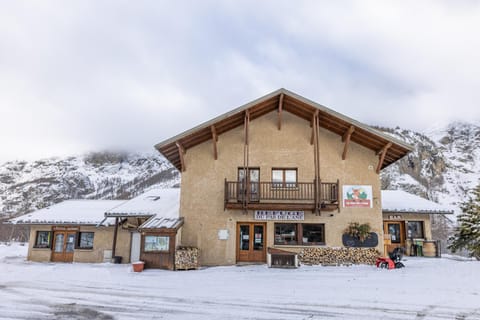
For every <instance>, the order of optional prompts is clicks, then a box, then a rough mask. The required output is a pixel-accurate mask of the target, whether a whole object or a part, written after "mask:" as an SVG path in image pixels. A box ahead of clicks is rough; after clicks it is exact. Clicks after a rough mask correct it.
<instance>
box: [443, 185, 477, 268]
mask: <svg viewBox="0 0 480 320" xmlns="http://www.w3.org/2000/svg"><path fill="white" fill-rule="evenodd" d="M472 194H473V196H471V197H470V198H469V200H468V201H466V202H464V203H462V205H461V206H460V208H461V209H462V214H460V215H459V216H458V226H457V227H456V228H455V234H454V235H453V236H452V237H451V238H450V241H451V243H450V246H449V249H451V250H452V252H454V253H455V252H456V251H458V250H461V249H465V250H467V251H468V252H469V253H470V255H471V256H472V257H475V258H476V259H477V260H480V185H479V186H477V187H476V188H475V189H474V190H473V191H472Z"/></svg>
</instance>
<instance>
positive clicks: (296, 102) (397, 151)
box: [155, 89, 413, 171]
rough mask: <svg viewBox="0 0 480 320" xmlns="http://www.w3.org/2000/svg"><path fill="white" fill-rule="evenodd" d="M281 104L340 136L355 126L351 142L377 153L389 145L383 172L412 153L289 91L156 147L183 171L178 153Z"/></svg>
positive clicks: (259, 101) (270, 95)
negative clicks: (316, 117)
mask: <svg viewBox="0 0 480 320" xmlns="http://www.w3.org/2000/svg"><path fill="white" fill-rule="evenodd" d="M280 101H281V102H282V110H284V111H287V112H290V113H292V114H294V115H296V116H298V117H300V118H302V119H305V120H306V121H309V122H311V121H312V118H313V117H314V115H315V113H316V112H318V116H319V126H320V127H322V128H324V129H327V130H329V131H331V132H333V133H336V134H338V135H340V136H344V135H345V134H346V133H347V132H349V130H351V127H352V126H353V127H354V131H353V133H352V134H351V137H350V140H351V141H353V142H355V143H358V144H359V145H362V146H364V147H366V148H368V149H371V150H373V151H374V152H381V151H382V150H384V148H385V146H387V145H388V148H386V153H385V158H384V160H383V163H382V166H381V169H383V168H385V167H387V166H389V165H390V164H392V163H394V162H395V161H397V160H399V159H401V158H402V157H404V156H405V155H406V154H407V153H409V152H410V151H412V150H413V147H412V146H410V145H408V144H406V143H405V142H403V141H400V140H398V139H395V138H393V137H391V136H389V135H386V134H384V133H382V132H380V131H378V130H376V129H373V128H371V127H370V126H367V125H365V124H363V123H360V122H358V121H356V120H354V119H351V118H349V117H347V116H345V115H342V114H340V113H338V112H336V111H333V110H331V109H329V108H327V107H325V106H323V105H321V104H318V103H316V102H313V101H311V100H308V99H306V98H304V97H302V96H300V95H297V94H295V93H293V92H290V91H288V90H286V89H279V90H277V91H274V92H272V93H270V94H268V95H266V96H263V97H261V98H259V99H257V100H254V101H252V102H250V103H247V104H245V105H243V106H241V107H238V108H236V109H234V110H232V111H230V112H227V113H225V114H223V115H221V116H219V117H216V118H214V119H212V120H210V121H207V122H205V123H203V124H201V125H199V126H196V127H194V128H192V129H190V130H187V131H185V132H183V133H181V134H179V135H176V136H174V137H172V138H170V139H167V140H165V141H162V142H160V143H158V144H156V145H155V148H156V149H157V150H158V151H159V152H160V153H161V154H162V155H163V156H164V157H165V158H167V159H168V160H169V161H170V162H171V163H172V164H173V165H174V166H175V167H176V168H177V169H178V170H180V171H181V155H180V153H181V150H179V148H183V149H184V150H187V149H189V148H192V147H194V146H196V145H198V144H201V143H203V142H205V141H208V140H211V139H213V135H212V131H215V133H216V135H221V134H222V133H225V132H227V131H229V130H232V129H234V128H236V127H239V126H242V125H243V123H244V119H245V113H246V112H248V114H249V118H250V120H254V119H256V118H258V117H261V116H263V115H265V114H267V113H269V112H271V111H275V110H277V109H278V106H279V104H280Z"/></svg>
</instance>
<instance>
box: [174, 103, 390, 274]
mask: <svg viewBox="0 0 480 320" xmlns="http://www.w3.org/2000/svg"><path fill="white" fill-rule="evenodd" d="M248 136H249V144H248V166H249V167H257V168H259V169H260V181H271V180H272V176H271V175H272V168H296V169H297V174H298V182H312V181H313V180H314V177H315V172H314V171H315V169H314V168H315V167H314V146H313V145H312V144H311V136H312V128H311V126H310V122H309V121H306V120H304V119H302V118H300V117H297V116H296V115H293V114H291V113H289V112H284V113H283V116H282V125H281V129H280V130H279V129H278V127H277V113H276V112H270V113H268V114H266V115H263V116H261V117H259V118H257V119H254V120H253V121H251V122H250V124H249V128H248ZM318 145H319V153H320V178H321V181H322V182H336V181H337V180H338V181H339V187H340V199H339V200H340V201H339V203H340V210H339V211H340V212H338V211H337V210H334V211H324V212H321V214H320V215H315V214H313V213H312V212H311V211H310V212H308V211H305V218H304V221H302V222H304V223H313V222H314V223H322V224H324V225H325V229H324V230H325V246H330V247H339V246H343V244H342V234H343V230H344V229H345V228H346V227H347V226H348V224H349V223H350V222H359V223H369V224H370V226H371V227H372V231H373V232H375V233H377V234H378V236H379V237H378V238H379V242H378V243H379V244H378V246H377V250H379V251H380V252H383V231H382V230H383V223H382V210H381V199H380V197H381V193H380V179H379V175H378V174H377V173H376V171H375V168H376V167H377V165H378V162H379V157H378V155H377V153H376V152H375V151H373V150H371V149H368V148H366V147H363V146H361V145H359V144H357V143H350V145H349V147H348V155H347V157H346V159H345V160H342V153H343V151H344V146H345V143H344V142H342V137H341V136H339V135H337V134H334V133H332V132H331V131H328V130H326V129H323V128H320V135H319V143H318ZM244 146H245V133H244V128H243V126H239V127H236V128H234V129H232V130H230V131H227V132H225V133H223V134H221V135H220V136H219V137H218V142H217V150H218V159H217V160H215V159H214V156H213V152H212V141H206V142H203V143H201V144H199V145H196V146H194V147H192V148H189V149H188V151H187V152H186V153H185V155H184V164H185V170H184V171H183V172H182V181H181V198H180V199H181V200H180V214H181V216H182V217H184V218H185V224H184V227H183V228H184V230H183V232H182V244H183V245H187V246H196V247H198V248H200V252H201V261H200V262H201V264H203V265H230V264H235V263H236V262H237V261H236V251H237V245H238V244H237V241H238V235H237V223H238V222H266V232H265V238H266V246H267V247H277V248H286V249H288V250H293V251H297V250H300V249H301V246H278V245H274V232H275V231H274V225H275V221H256V220H255V219H254V211H253V210H248V212H246V213H245V212H244V211H243V210H233V209H226V210H224V191H225V190H224V188H225V187H224V185H225V180H229V181H235V180H237V175H238V168H241V167H243V166H244ZM343 185H368V186H371V187H372V193H373V208H344V207H343V206H342V204H341V203H342V199H341V190H342V186H343ZM220 230H227V231H228V237H227V239H225V237H224V238H222V239H225V240H220V237H219V234H218V232H219V231H220Z"/></svg>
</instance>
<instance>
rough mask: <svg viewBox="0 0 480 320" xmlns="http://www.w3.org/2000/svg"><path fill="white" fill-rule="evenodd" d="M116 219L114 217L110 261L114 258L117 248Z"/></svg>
mask: <svg viewBox="0 0 480 320" xmlns="http://www.w3.org/2000/svg"><path fill="white" fill-rule="evenodd" d="M117 233H118V217H115V229H113V244H112V259H114V258H115V254H116V252H115V251H116V250H115V249H116V248H117Z"/></svg>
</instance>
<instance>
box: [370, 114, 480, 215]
mask: <svg viewBox="0 0 480 320" xmlns="http://www.w3.org/2000/svg"><path fill="white" fill-rule="evenodd" d="M377 129H380V130H382V131H384V132H386V133H388V134H390V135H392V136H394V137H396V138H398V139H401V140H403V141H405V142H407V143H409V144H411V145H412V146H414V151H413V152H411V153H410V154H409V155H408V156H406V157H404V158H403V159H401V160H400V161H398V162H396V163H394V164H392V165H391V166H389V167H388V168H386V169H385V170H383V171H382V173H381V179H382V189H402V190H405V191H409V192H411V193H414V194H418V195H420V196H423V197H425V198H427V199H429V200H432V201H435V202H438V203H441V204H444V205H452V206H453V207H454V209H456V210H457V212H458V206H459V205H460V203H462V202H464V201H465V200H466V199H467V198H468V196H469V192H470V190H472V189H473V188H474V187H476V186H477V185H478V184H479V183H480V126H479V125H477V124H472V123H466V122H453V123H451V124H449V125H448V126H446V127H440V128H436V129H434V130H428V131H426V132H424V133H419V132H415V131H412V130H404V129H400V128H398V127H397V128H394V129H389V128H377Z"/></svg>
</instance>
